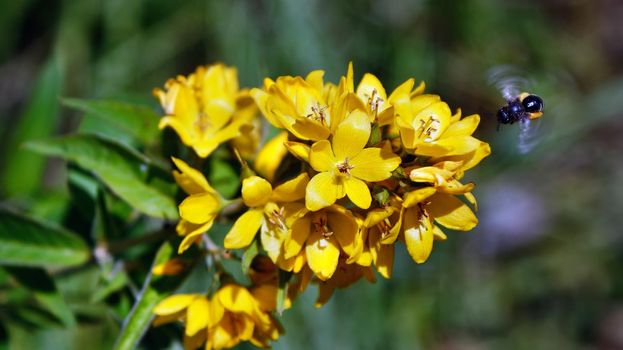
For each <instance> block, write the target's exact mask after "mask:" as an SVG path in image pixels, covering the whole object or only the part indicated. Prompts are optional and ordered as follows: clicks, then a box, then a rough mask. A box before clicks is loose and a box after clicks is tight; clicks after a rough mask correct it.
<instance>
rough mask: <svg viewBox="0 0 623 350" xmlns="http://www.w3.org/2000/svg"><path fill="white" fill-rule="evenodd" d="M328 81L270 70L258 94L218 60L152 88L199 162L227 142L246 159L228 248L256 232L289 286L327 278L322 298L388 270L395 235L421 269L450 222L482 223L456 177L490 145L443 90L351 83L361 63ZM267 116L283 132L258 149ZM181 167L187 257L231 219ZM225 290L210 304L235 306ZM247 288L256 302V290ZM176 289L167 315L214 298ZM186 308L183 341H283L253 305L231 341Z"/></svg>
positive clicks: (317, 74)
mask: <svg viewBox="0 0 623 350" xmlns="http://www.w3.org/2000/svg"><path fill="white" fill-rule="evenodd" d="M323 76H324V72H323V71H320V70H318V71H313V72H311V73H309V74H308V75H307V76H306V77H305V78H303V77H298V76H297V77H291V76H284V77H279V78H277V79H276V80H272V79H269V78H266V79H265V80H264V83H263V87H262V88H253V89H251V90H250V91H242V92H241V91H239V90H238V83H237V81H236V73H235V70H234V69H233V68H227V67H225V66H223V65H214V66H210V67H207V68H199V69H197V71H196V72H195V73H194V74H191V75H190V76H189V77H188V78H184V77H178V78H177V79H176V80H170V81H169V82H167V85H166V89H167V90H166V92H164V91H161V90H157V91H156V95H157V96H158V97H159V98H160V101H161V103H162V106H163V108H164V110H165V112H166V114H167V115H166V116H165V117H163V119H162V121H161V123H160V125H161V127H165V126H171V127H172V128H173V129H174V130H175V131H176V132H177V133H178V134H179V136H180V139H181V140H182V142H183V143H184V144H186V145H188V146H190V147H192V148H193V149H194V150H195V152H196V154H197V155H198V156H199V157H201V158H203V157H207V156H208V155H209V154H210V153H211V152H212V151H214V149H216V148H217V147H218V146H219V144H222V143H225V142H226V141H228V140H231V141H232V142H230V143H229V147H231V148H232V149H233V148H235V149H237V150H238V153H243V157H244V158H245V159H247V160H249V161H250V163H251V164H250V166H248V165H247V164H246V162H245V161H243V163H244V164H243V170H245V171H243V174H244V178H243V179H242V190H241V197H242V198H241V200H242V203H243V204H244V206H245V207H246V209H245V210H244V211H240V212H239V213H240V214H239V215H237V219H236V220H235V222H234V224H233V226H232V227H231V229H230V231H229V232H228V233H227V235H226V237H225V240H224V242H223V247H224V248H225V249H228V250H236V249H245V248H247V247H249V246H251V245H252V244H253V242H254V241H255V240H259V243H260V245H261V248H262V250H261V252H260V254H261V255H260V256H258V258H264V259H266V258H265V256H267V257H268V259H270V261H272V264H273V265H274V268H275V269H280V270H282V271H284V272H286V273H287V275H288V276H289V280H288V287H289V288H290V289H291V290H292V291H294V290H296V293H298V292H299V291H302V290H304V289H305V288H306V287H307V286H308V284H309V282H312V281H313V282H314V283H317V284H318V285H319V297H318V300H317V303H316V305H317V306H320V305H322V304H324V303H325V302H326V301H327V300H328V299H329V298H330V296H331V295H332V293H333V291H334V290H335V289H336V288H344V287H347V286H349V285H351V284H352V283H354V282H356V281H358V280H359V279H361V278H362V277H365V278H366V279H368V280H370V281H374V280H375V274H374V271H373V267H374V268H375V269H376V271H377V272H378V273H379V274H380V275H381V276H383V277H384V278H390V277H391V274H392V268H393V261H394V247H395V245H396V243H397V242H402V243H403V244H404V245H405V246H406V249H407V251H408V253H409V254H410V256H411V257H412V258H413V260H414V261H415V262H416V263H418V264H419V263H423V262H425V261H426V260H427V259H428V257H429V256H430V254H431V252H432V249H433V242H434V241H436V240H445V239H446V235H445V234H444V232H443V231H442V229H441V227H445V228H448V229H452V230H460V231H468V230H471V229H472V228H473V227H474V226H475V225H476V224H477V221H478V220H477V218H476V216H475V214H474V212H473V211H472V208H474V209H475V208H476V200H475V198H474V196H473V195H472V193H471V191H472V189H473V188H474V184H473V183H467V184H464V183H462V182H461V179H462V178H463V176H464V174H465V171H467V170H469V169H470V168H472V167H474V166H476V165H477V164H478V163H479V162H480V161H481V160H482V159H483V158H484V157H486V156H487V155H489V153H490V148H489V145H488V144H487V143H485V142H482V141H480V140H478V139H476V138H474V137H473V136H472V134H473V133H474V131H475V129H476V127H477V126H478V123H479V121H480V118H479V116H478V115H470V116H467V117H462V116H461V111H460V110H457V111H456V112H455V113H454V114H453V113H452V111H451V109H450V107H449V106H448V104H447V103H445V102H443V101H442V100H441V99H440V97H439V96H437V95H430V94H425V93H424V83H420V84H419V85H418V86H417V87H416V86H415V81H414V79H409V80H407V81H406V82H404V83H403V84H401V85H400V86H398V87H397V88H396V89H395V90H394V91H393V92H391V94H389V96H388V94H387V93H386V90H385V88H384V87H383V85H382V84H381V82H380V81H379V79H378V78H377V77H375V76H374V75H372V74H369V73H368V74H365V75H364V76H363V78H362V80H361V82H360V83H359V84H358V85H357V87H356V89H355V84H354V78H353V76H354V74H353V69H352V64H350V65H349V67H348V70H347V74H346V75H345V76H343V77H341V79H340V81H339V83H338V84H337V85H336V84H332V83H327V82H325V81H324V78H323ZM250 98H252V100H253V102H254V103H249V102H248V99H250ZM258 110H259V112H261V115H262V116H263V117H264V118H265V120H266V121H267V122H268V123H270V124H271V125H272V126H273V127H274V128H276V129H278V130H280V132H279V133H278V134H277V135H276V136H275V137H274V138H272V139H270V140H268V141H266V142H265V143H264V144H263V146H262V147H261V148H260V147H258V145H257V144H254V142H256V141H257V140H258V138H257V137H253V136H252V135H258V134H259V130H258V125H261V123H260V122H259V120H260V119H259V114H258V113H257V111H258ZM253 140H255V141H253ZM239 147H244V150H240V149H238V148H239ZM255 149H259V150H258V151H257V152H256V154H254V153H253V152H254V150H255ZM173 162H174V163H175V165H176V167H177V169H178V170H176V171H174V175H175V179H176V181H177V182H178V184H179V185H180V187H181V188H182V189H183V190H184V191H185V192H186V193H187V194H188V195H189V196H188V197H187V198H186V199H185V200H184V201H183V202H182V203H181V204H180V206H179V209H180V217H181V219H180V222H179V224H178V226H177V231H178V233H179V234H180V235H181V236H183V237H184V238H183V241H182V243H181V244H180V247H179V252H180V253H181V252H183V251H184V250H186V249H187V248H188V247H189V246H191V245H192V244H193V243H196V242H199V241H200V240H201V237H202V235H203V233H205V232H207V231H208V230H209V229H210V227H211V226H212V223H213V222H214V220H215V219H216V218H217V217H218V216H219V215H221V216H222V212H221V211H222V209H223V207H224V206H225V204H224V203H225V202H226V201H225V200H223V198H222V197H221V196H220V195H219V193H218V192H217V191H215V190H214V189H213V188H212V187H211V186H210V185H209V184H208V181H207V180H206V178H205V177H204V176H203V175H202V174H201V172H200V171H199V170H196V169H194V168H192V167H190V166H189V165H188V164H187V163H185V162H183V161H182V160H180V159H176V158H174V159H173ZM470 206H471V208H470ZM258 233H259V236H258ZM264 254H265V255H264ZM223 288H224V289H226V290H227V288H229V289H231V288H232V287H230V286H224V287H223ZM238 288H239V289H240V288H242V289H244V288H243V287H238ZM275 288H276V287H275ZM242 289H240V290H242ZM221 290H222V289H221ZM221 290H219V291H218V292H216V294H215V296H214V297H212V299H211V300H220V302H221V303H222V304H223V306H224V307H225V308H226V309H227V306H225V305H226V303H225V302H223V298H221V297H220V296H219V295H220V293H221ZM223 293H229V292H223ZM296 293H294V292H292V293H290V291H289V292H288V296H289V297H292V298H293V297H294V296H295V295H296ZM242 294H244V295H245V297H244V298H246V299H244V300H247V299H248V300H247V301H245V303H247V304H249V305H250V304H252V302H251V301H249V300H252V299H253V298H254V297H256V296H255V295H254V294H253V293H244V292H242ZM271 295H272V294H271ZM178 297H179V298H186V299H183V301H184V302H179V301H178V302H175V303H174V302H173V301H171V303H173V304H175V305H176V306H175V307H173V308H171V309H173V310H175V311H174V312H169V313H166V312H163V311H162V309H160V308H157V309H156V313H157V314H158V315H161V316H167V317H169V316H171V315H172V314H175V315H178V314H179V313H180V312H181V310H182V309H184V308H186V307H187V306H188V305H191V303H195V302H198V301H197V300H202V301H201V303H203V304H202V305H203V306H201V307H203V308H204V309H205V308H206V307H207V306H206V305H208V304H210V302H208V301H206V300H207V299H206V298H205V297H198V296H184V297H180V296H174V297H172V298H178ZM247 297H248V298H247ZM191 299H192V301H189V300H191ZM256 300H260V299H256ZM288 300H290V299H288ZM167 302H169V300H168V299H167V300H165V305H168V304H167ZM185 303H186V304H185ZM257 303H259V304H261V302H260V301H258V302H257ZM180 305H181V306H180ZM210 305H211V304H210ZM227 305H229V304H227ZM163 309H165V310H167V309H166V308H165V307H163ZM190 310H191V309H190V307H189V306H188V312H187V316H186V320H187V321H186V322H187V326H186V329H187V334H186V335H187V337H192V336H193V334H194V332H195V331H196V330H197V329H199V328H201V329H203V328H207V329H208V332H207V334H208V337H207V343H206V344H207V347H208V348H212V347H214V348H220V347H229V346H230V345H231V344H235V343H237V342H238V341H240V340H251V341H254V343H257V344H265V343H263V342H260V341H258V340H257V339H259V338H253V336H252V335H253V334H255V333H254V332H253V331H252V330H254V329H255V330H258V329H259V330H261V332H259V333H258V334H260V335H263V336H264V338H261V337H260V338H261V339H263V340H268V339H274V338H273V336H275V337H276V336H277V335H278V332H277V333H275V332H274V331H271V330H272V328H271V327H269V326H268V325H269V324H273V323H270V322H264V321H261V320H260V319H259V318H258V316H257V314H258V313H259V311H257V310H258V308H255V307H250V306H249V307H248V308H247V309H245V310H246V312H247V313H244V312H243V313H242V315H246V316H244V317H242V316H240V317H239V316H235V317H234V316H231V319H232V320H239V321H237V322H238V323H237V324H238V325H239V326H237V327H239V329H241V330H244V332H242V331H241V332H242V333H238V336H236V337H230V338H227V339H226V340H224V339H225V338H223V337H221V336H220V335H219V336H218V338H217V333H216V331H212V329H217V328H214V327H216V326H214V325H215V324H213V323H211V322H212V321H204V320H203V319H201V322H199V321H192V320H193V319H192V317H191V316H192V315H191V314H190ZM237 310H238V312H242V311H241V310H240V309H237ZM267 310H272V309H266V310H264V311H267ZM254 313H255V314H254ZM232 315H233V314H232ZM253 315H255V316H253ZM209 317H210V320H212V318H211V317H212V316H209ZM254 317H255V318H254ZM206 318H207V316H206ZM232 322H233V321H232ZM197 324H199V325H200V326H201V327H199V326H197ZM190 325H193V326H192V327H191V326H190ZM250 325H255V327H253V326H250ZM189 328H190V329H191V331H192V332H191V333H192V334H189V333H188V329H189ZM249 329H251V330H249ZM202 334H204V335H202V337H203V338H200V339H201V341H205V339H206V338H205V332H203V333H202ZM211 334H212V335H211ZM269 335H270V336H269ZM253 339H255V340H253ZM193 344H195V343H193ZM217 344H218V346H217Z"/></svg>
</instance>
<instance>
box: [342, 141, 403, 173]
mask: <svg viewBox="0 0 623 350" xmlns="http://www.w3.org/2000/svg"><path fill="white" fill-rule="evenodd" d="M349 164H350V165H351V166H352V167H353V169H351V170H350V173H351V175H353V176H354V177H356V178H359V179H362V180H366V181H370V182H372V181H383V180H385V179H387V178H389V177H390V176H391V175H392V171H394V170H395V169H396V168H397V167H398V165H400V157H398V156H396V155H395V154H393V153H392V152H391V151H388V150H386V149H382V148H376V147H372V148H366V149H364V150H362V151H361V152H359V154H357V156H355V157H354V158H353V159H352V160H350V161H349Z"/></svg>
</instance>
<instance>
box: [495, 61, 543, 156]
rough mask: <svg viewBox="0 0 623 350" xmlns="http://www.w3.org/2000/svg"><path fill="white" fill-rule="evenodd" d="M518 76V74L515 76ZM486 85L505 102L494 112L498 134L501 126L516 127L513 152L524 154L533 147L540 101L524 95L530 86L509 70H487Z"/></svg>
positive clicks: (536, 139) (535, 140) (541, 105)
mask: <svg viewBox="0 0 623 350" xmlns="http://www.w3.org/2000/svg"><path fill="white" fill-rule="evenodd" d="M518 73H519V74H518ZM488 75H489V82H490V83H491V84H492V85H494V86H495V87H496V88H497V89H498V90H500V92H501V93H502V96H503V97H504V99H505V100H506V105H505V106H502V107H501V108H500V109H499V110H498V112H497V120H498V130H499V129H500V125H501V124H514V123H519V125H520V127H519V140H518V143H517V148H518V150H519V152H520V153H523V154H525V153H528V152H529V151H530V150H531V149H532V148H533V147H534V146H535V145H536V144H537V143H538V137H537V131H538V128H539V125H540V124H539V122H540V120H539V118H540V117H541V116H542V115H543V108H544V104H543V99H542V98H540V97H539V96H537V95H534V94H530V93H527V92H521V91H522V90H524V91H525V90H527V89H526V87H527V86H528V85H531V84H530V82H529V81H528V80H527V79H525V78H522V77H521V76H522V74H520V72H518V71H517V70H516V69H515V68H514V67H511V66H498V67H495V68H493V69H491V70H489V74H488Z"/></svg>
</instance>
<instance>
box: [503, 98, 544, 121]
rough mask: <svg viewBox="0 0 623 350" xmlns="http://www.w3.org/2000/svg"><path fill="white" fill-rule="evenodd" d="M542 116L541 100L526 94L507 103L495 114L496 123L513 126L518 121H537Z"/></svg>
mask: <svg viewBox="0 0 623 350" xmlns="http://www.w3.org/2000/svg"><path fill="white" fill-rule="evenodd" d="M541 115H543V99H541V98H540V97H539V96H537V95H531V94H528V93H526V92H523V93H521V94H519V96H517V97H516V98H515V99H513V100H510V101H508V105H506V106H504V107H502V108H500V109H499V110H498V113H497V118H498V123H500V124H513V123H516V122H519V121H524V120H532V119H537V118H539V117H541Z"/></svg>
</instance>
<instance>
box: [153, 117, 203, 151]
mask: <svg viewBox="0 0 623 350" xmlns="http://www.w3.org/2000/svg"><path fill="white" fill-rule="evenodd" d="M167 126H168V127H170V128H171V129H173V130H174V131H175V133H176V134H177V135H178V136H179V137H180V140H182V142H183V143H184V144H185V145H186V146H192V144H193V143H194V142H195V141H196V137H195V136H194V135H192V134H191V133H190V132H189V130H188V128H187V126H186V125H184V124H182V122H181V121H180V120H179V119H177V118H175V117H163V118H162V119H160V122H159V123H158V128H159V129H160V130H162V129H164V128H166V127H167Z"/></svg>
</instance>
